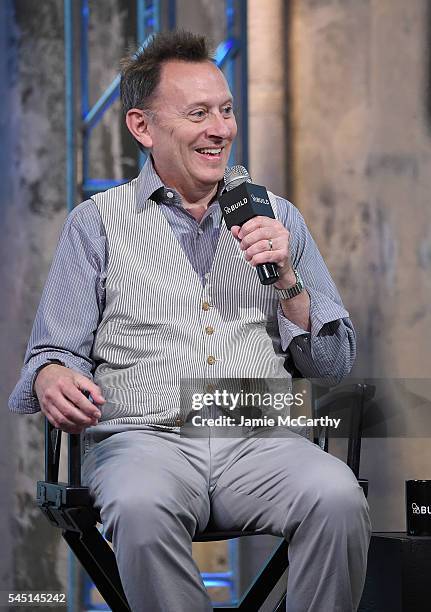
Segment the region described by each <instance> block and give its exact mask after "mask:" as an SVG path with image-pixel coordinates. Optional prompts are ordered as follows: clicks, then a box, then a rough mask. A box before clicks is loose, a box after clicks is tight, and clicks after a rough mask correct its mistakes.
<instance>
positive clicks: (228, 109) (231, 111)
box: [223, 104, 233, 116]
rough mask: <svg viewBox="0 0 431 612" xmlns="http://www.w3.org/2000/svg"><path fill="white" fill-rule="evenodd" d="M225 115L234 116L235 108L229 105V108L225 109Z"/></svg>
mask: <svg viewBox="0 0 431 612" xmlns="http://www.w3.org/2000/svg"><path fill="white" fill-rule="evenodd" d="M223 115H225V116H230V115H233V106H232V105H230V104H229V106H225V107H224V108H223Z"/></svg>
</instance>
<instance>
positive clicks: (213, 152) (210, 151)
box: [196, 147, 223, 157]
mask: <svg viewBox="0 0 431 612" xmlns="http://www.w3.org/2000/svg"><path fill="white" fill-rule="evenodd" d="M222 150H223V147H217V148H208V147H202V148H201V149H196V152H197V153H200V154H201V155H205V156H206V157H218V156H219V155H220V154H221V152H222Z"/></svg>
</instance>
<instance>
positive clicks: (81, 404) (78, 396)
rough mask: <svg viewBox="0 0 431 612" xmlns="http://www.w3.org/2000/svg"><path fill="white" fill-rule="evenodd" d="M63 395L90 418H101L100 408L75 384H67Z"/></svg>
mask: <svg viewBox="0 0 431 612" xmlns="http://www.w3.org/2000/svg"><path fill="white" fill-rule="evenodd" d="M63 395H64V397H65V398H67V399H68V400H70V403H71V404H72V405H73V406H75V407H76V408H78V409H79V410H80V411H81V412H83V413H84V414H85V415H86V416H88V417H90V418H95V419H99V418H100V417H101V415H102V413H101V412H100V410H99V409H98V408H97V406H95V405H94V404H92V403H91V402H90V400H88V399H87V398H86V397H85V395H84V394H83V393H82V391H80V389H78V388H77V387H75V386H74V385H73V384H68V385H65V386H64V388H63Z"/></svg>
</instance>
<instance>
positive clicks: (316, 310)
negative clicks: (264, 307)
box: [277, 287, 349, 352]
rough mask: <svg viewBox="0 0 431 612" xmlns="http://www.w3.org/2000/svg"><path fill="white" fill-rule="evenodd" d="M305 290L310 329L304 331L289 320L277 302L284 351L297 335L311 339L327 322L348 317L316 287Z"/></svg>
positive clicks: (317, 334)
mask: <svg viewBox="0 0 431 612" xmlns="http://www.w3.org/2000/svg"><path fill="white" fill-rule="evenodd" d="M307 292H308V294H309V296H310V322H311V331H306V330H305V329H302V327H298V325H296V324H295V323H293V322H292V321H290V320H289V319H288V318H287V317H286V316H285V314H284V312H283V309H282V307H281V304H278V309H277V318H278V329H279V333H280V340H281V348H282V350H283V351H284V352H286V351H287V349H288V348H289V345H290V343H291V342H292V340H293V339H294V338H296V337H297V336H305V337H307V338H309V337H310V336H311V338H312V339H315V338H317V337H318V336H319V333H320V331H321V329H322V327H323V326H324V325H326V324H327V323H331V322H332V321H338V320H339V319H347V318H349V313H348V312H347V310H346V309H345V308H344V307H343V306H341V305H340V304H339V303H338V302H335V301H334V300H332V299H331V298H330V297H328V296H327V295H325V294H324V293H320V292H319V291H317V290H316V289H309V288H308V287H307ZM304 339H305V338H304Z"/></svg>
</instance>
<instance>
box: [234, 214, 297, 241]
mask: <svg viewBox="0 0 431 612" xmlns="http://www.w3.org/2000/svg"><path fill="white" fill-rule="evenodd" d="M235 227H237V226H235ZM263 228H269V229H272V230H273V232H272V234H273V235H274V234H279V233H280V232H287V234H289V232H288V231H287V229H286V228H285V227H284V225H283V224H282V223H280V221H278V220H277V219H272V217H260V216H259V217H253V219H250V220H249V221H246V223H244V225H242V226H241V228H240V231H239V232H238V238H239V239H240V240H243V239H244V238H245V236H248V234H251V232H254V231H255V230H258V229H263Z"/></svg>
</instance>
